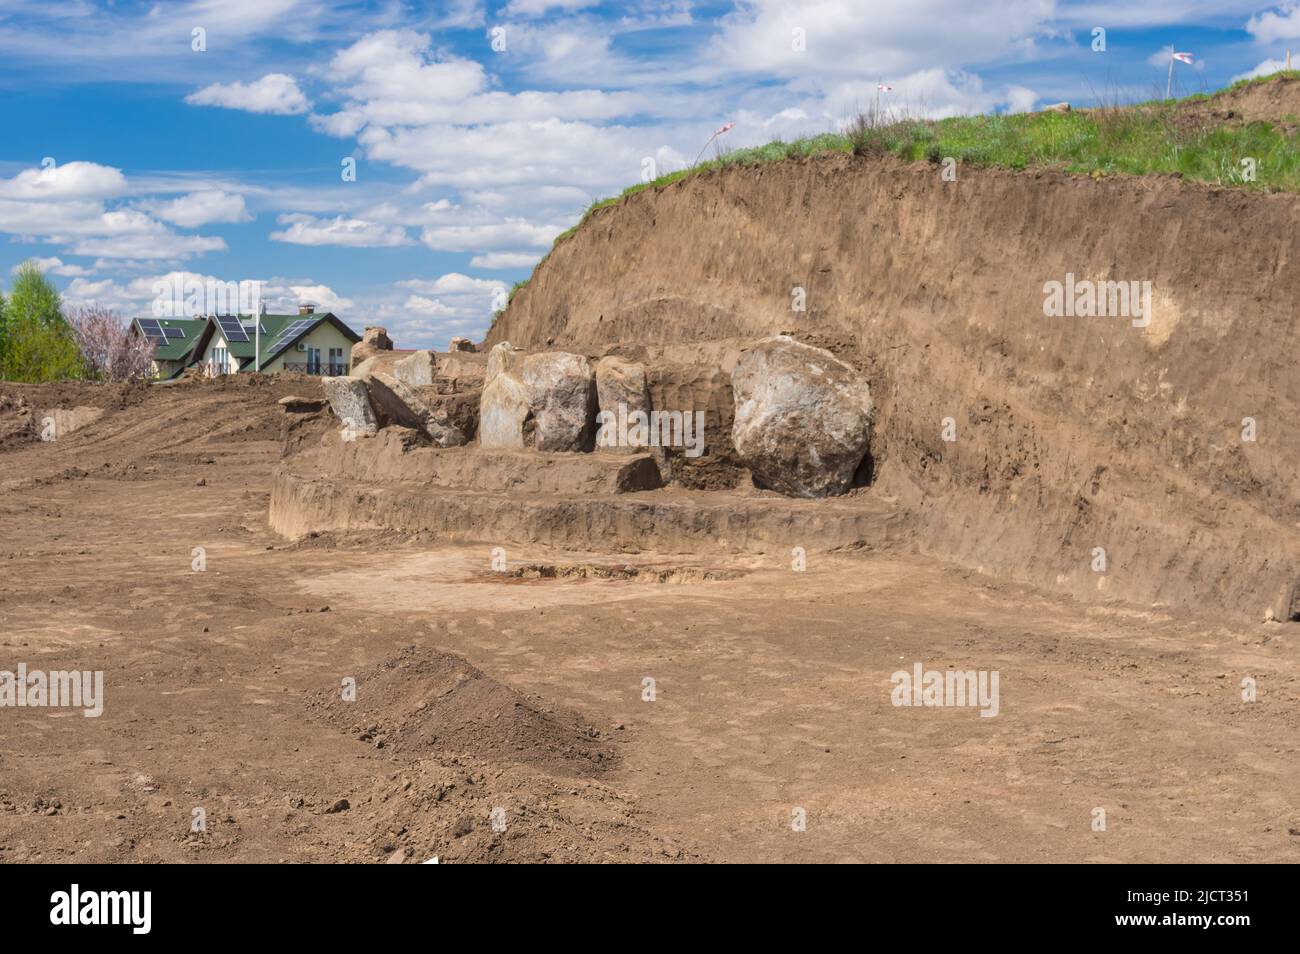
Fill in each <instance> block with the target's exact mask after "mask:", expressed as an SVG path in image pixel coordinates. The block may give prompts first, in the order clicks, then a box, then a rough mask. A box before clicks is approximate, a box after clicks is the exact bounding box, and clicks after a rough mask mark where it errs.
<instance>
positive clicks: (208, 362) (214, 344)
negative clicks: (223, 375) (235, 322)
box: [203, 329, 239, 374]
mask: <svg viewBox="0 0 1300 954" xmlns="http://www.w3.org/2000/svg"><path fill="white" fill-rule="evenodd" d="M218 348H225V349H226V353H227V354H229V352H230V345H228V344H227V343H226V338H225V336H224V335H223V334H222V333H221V331H220V330H218V329H214V330H213V332H212V340H211V341H209V342H208V346H207V348H205V349H204V351H203V367H204V370H205V371H207V372H208V373H209V374H211V373H214V372H213V371H212V370H211V369H212V368H213V367H214V364H215V362H216V356H215V355H216V350H217V349H218ZM229 363H230V373H231V374H234V373H235V372H236V371H237V370H239V361H238V360H237V359H236V358H235V357H234V356H233V355H232V356H231V358H230V362H229Z"/></svg>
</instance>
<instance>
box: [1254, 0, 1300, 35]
mask: <svg viewBox="0 0 1300 954" xmlns="http://www.w3.org/2000/svg"><path fill="white" fill-rule="evenodd" d="M1246 32H1247V33H1249V34H1250V35H1251V36H1253V37H1254V38H1255V42H1256V43H1272V42H1274V41H1276V40H1294V39H1297V38H1300V3H1284V4H1282V5H1281V6H1279V7H1277V8H1275V9H1273V10H1265V11H1264V12H1263V13H1256V14H1255V15H1254V16H1252V17H1251V18H1250V19H1249V20H1247V21H1246Z"/></svg>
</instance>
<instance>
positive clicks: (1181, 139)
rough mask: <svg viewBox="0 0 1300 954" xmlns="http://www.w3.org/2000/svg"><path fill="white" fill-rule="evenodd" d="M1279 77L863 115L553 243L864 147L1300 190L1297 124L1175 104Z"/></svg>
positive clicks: (746, 154) (666, 180) (681, 174)
mask: <svg viewBox="0 0 1300 954" xmlns="http://www.w3.org/2000/svg"><path fill="white" fill-rule="evenodd" d="M1279 78H1280V79H1295V78H1300V70H1292V71H1290V72H1281V73H1274V74H1272V75H1271V76H1266V77H1261V78H1257V79H1249V80H1241V81H1240V82H1237V83H1234V84H1233V85H1232V86H1229V87H1228V88H1227V89H1225V90H1222V91H1220V92H1217V93H1213V94H1208V95H1207V94H1196V95H1195V96H1189V97H1187V98H1186V99H1184V100H1178V101H1174V100H1164V101H1161V100H1155V101H1152V102H1147V103H1139V104H1138V105H1135V106H1103V107H1100V108H1097V109H1088V110H1074V111H1072V112H1067V113H1057V112H1039V113H1014V114H1004V115H980V116H957V117H953V118H951V119H940V120H920V119H900V120H894V121H889V122H881V123H873V122H872V121H871V119H870V117H868V116H861V117H859V118H858V119H857V120H856V121H855V122H853V123H852V124H851V125H850V127H849V129H847V130H846V131H845V132H842V133H824V134H822V135H820V136H814V137H811V138H807V139H796V140H794V141H793V142H782V141H780V140H778V141H776V142H770V143H767V144H766V145H763V146H755V147H753V148H750V149H738V150H734V151H732V152H727V153H724V154H722V155H720V156H718V157H717V158H715V159H711V160H709V161H707V162H701V163H699V164H698V165H695V166H692V167H691V168H689V169H682V170H679V171H677V172H671V173H669V174H667V175H663V176H660V177H659V178H657V179H654V180H652V181H650V182H643V183H638V184H636V185H634V186H631V187H630V188H628V189H625V190H624V191H623V192H622V193H621V194H620V195H618V196H615V197H613V198H609V199H603V200H601V201H599V202H596V203H594V204H593V205H592V206H591V207H590V208H588V209H587V211H586V212H584V213H583V215H582V218H581V219H580V220H579V221H578V224H577V225H575V226H573V228H571V229H569V230H567V231H565V232H563V233H561V234H560V235H559V236H557V237H556V239H555V245H558V244H559V243H560V242H562V241H563V240H564V239H566V238H568V237H569V236H570V235H572V234H573V233H574V232H575V231H577V229H578V227H579V226H581V225H582V223H583V222H584V221H585V220H586V218H587V216H589V215H591V213H592V212H595V211H596V210H597V209H601V208H604V207H605V206H608V205H613V204H614V203H615V202H618V201H619V200H620V199H622V198H624V197H625V196H629V195H632V194H634V193H637V192H640V191H641V190H643V189H654V188H661V187H663V186H666V185H670V184H671V183H673V182H676V181H678V180H679V179H684V178H686V177H687V176H692V175H696V174H698V173H701V172H707V171H710V170H714V169H722V168H726V167H728V166H753V165H760V164H763V163H769V162H779V161H781V160H783V159H792V158H800V157H807V156H816V155H824V154H828V153H837V152H838V153H851V154H853V155H858V156H865V157H872V156H884V155H894V156H898V157H899V158H902V159H907V160H918V159H924V160H928V161H930V162H933V163H942V162H943V161H944V159H945V158H949V157H951V158H952V159H955V160H956V161H957V162H958V164H967V165H974V166H1002V167H1005V168H1009V169H1030V168H1040V169H1058V170H1061V171H1064V172H1075V173H1086V174H1091V175H1103V176H1104V175H1134V176H1140V175H1146V174H1147V173H1163V174H1172V173H1181V174H1182V175H1183V176H1184V177H1185V178H1187V179H1192V180H1196V181H1198V182H1210V183H1216V184H1218V185H1224V186H1235V187H1240V188H1250V189H1259V190H1264V191H1275V192H1300V152H1298V151H1297V149H1296V142H1295V132H1294V130H1292V129H1288V128H1287V127H1285V126H1282V125H1275V124H1273V123H1269V122H1263V121H1260V122H1252V123H1240V122H1238V123H1232V124H1228V123H1224V122H1223V121H1222V120H1217V119H1215V118H1213V117H1212V116H1209V115H1208V114H1207V113H1206V112H1205V111H1200V112H1197V111H1194V110H1186V109H1180V108H1179V104H1180V103H1189V102H1197V103H1202V102H1209V101H1212V100H1213V99H1215V98H1216V97H1219V96H1222V95H1224V94H1225V93H1228V92H1231V91H1233V90H1237V89H1241V88H1242V87H1246V86H1250V85H1254V84H1257V83H1266V82H1274V81H1278V80H1279ZM1246 159H1250V160H1254V164H1253V178H1248V172H1247V167H1248V165H1249V164H1245V165H1243V160H1246ZM552 248H554V245H553V246H552ZM542 261H543V262H544V261H545V258H543V259H542ZM540 266H541V262H539V263H538V265H537V267H540ZM535 271H536V268H534V272H535ZM524 284H526V281H525V282H519V283H518V284H516V285H515V287H514V288H512V289H511V291H510V297H511V298H512V299H513V298H514V295H515V293H516V292H517V291H518V290H519V289H520V288H521V287H522V286H523V285H524ZM499 314H500V313H498V315H499Z"/></svg>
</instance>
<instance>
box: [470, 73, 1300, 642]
mask: <svg viewBox="0 0 1300 954" xmlns="http://www.w3.org/2000/svg"><path fill="white" fill-rule="evenodd" d="M1278 87H1279V90H1275V91H1274V92H1273V93H1268V92H1267V91H1254V90H1246V91H1245V92H1243V93H1241V95H1242V96H1243V97H1253V96H1267V95H1278V96H1280V95H1282V93H1281V92H1280V90H1282V89H1284V90H1287V91H1289V90H1291V89H1293V88H1294V84H1293V83H1292V82H1290V81H1287V82H1285V83H1279V84H1278ZM1298 215H1300V196H1295V195H1284V194H1277V195H1267V194H1260V193H1254V192H1248V191H1234V190H1229V189H1223V188H1216V187H1212V186H1202V185H1195V184H1191V183H1187V182H1183V181H1180V180H1175V179H1166V178H1157V177H1145V178H1124V177H1103V178H1101V179H1100V180H1094V179H1092V178H1089V177H1084V176H1071V175H1066V174H1060V173H1050V172H1042V171H1019V172H1018V171H1012V170H1005V169H976V168H967V167H962V168H961V169H960V170H959V174H958V177H957V181H955V182H950V181H945V180H944V178H943V176H942V167H939V166H933V165H930V164H928V163H904V162H901V161H898V160H894V159H892V158H884V159H861V158H856V157H852V156H830V157H824V158H817V159H808V160H791V161H786V162H783V163H779V164H771V165H762V166H754V167H740V166H732V167H725V168H723V169H721V170H717V171H712V172H708V173H704V174H701V175H697V176H689V177H686V178H685V179H682V180H679V181H677V182H674V183H672V184H670V185H667V186H664V187H661V188H654V189H646V190H643V191H641V192H638V193H635V194H632V195H629V196H626V197H624V198H623V199H620V200H619V201H618V202H616V203H614V204H612V205H610V206H608V207H605V208H601V209H598V210H596V211H595V212H593V213H592V214H591V215H590V216H589V217H588V218H587V219H586V220H585V221H584V223H583V224H582V226H581V227H580V228H578V229H577V230H576V232H574V233H573V234H572V235H571V236H570V237H568V238H566V239H565V240H563V241H561V242H560V243H559V244H558V245H557V246H556V248H555V249H554V250H553V251H552V253H551V254H550V255H549V256H548V257H547V258H546V260H545V261H544V262H543V263H542V265H541V266H540V267H539V268H538V269H537V271H536V273H535V274H534V275H533V277H532V278H531V279H530V281H529V282H528V284H527V285H526V286H525V287H524V288H523V289H521V290H520V291H519V292H518V293H517V294H516V295H515V297H514V299H513V301H512V302H511V304H510V306H509V308H508V309H507V310H506V312H505V313H504V314H503V315H502V317H501V318H500V320H498V321H497V322H496V324H495V325H494V326H493V328H492V330H491V332H490V333H489V335H488V339H487V343H486V344H487V346H488V347H491V346H492V345H494V344H496V343H497V342H499V341H502V340H509V341H511V342H512V343H513V344H515V345H516V346H519V347H523V348H529V349H538V348H544V347H547V346H548V343H550V342H563V343H564V347H566V348H568V349H571V350H585V351H587V352H588V353H592V354H602V353H608V352H610V351H614V350H617V351H619V352H620V353H627V354H632V355H636V354H639V353H640V349H642V348H647V349H655V348H658V349H662V350H664V351H665V352H666V351H668V350H670V349H673V350H676V351H678V352H680V351H682V350H684V349H689V348H704V347H705V346H706V345H707V346H709V347H715V346H716V343H717V342H724V341H735V342H738V343H742V344H743V343H744V342H746V341H752V340H755V339H758V338H761V337H765V336H767V335H770V334H774V333H779V332H786V333H789V334H792V335H793V336H795V337H796V338H799V339H800V340H809V341H810V342H812V343H816V337H814V336H820V337H821V338H823V339H826V340H837V341H839V349H840V350H839V352H838V353H839V354H840V355H841V356H842V357H845V358H846V359H848V360H850V361H851V363H853V364H855V365H857V366H858V367H860V368H862V369H863V370H864V372H866V373H867V375H868V376H869V379H870V383H871V393H872V395H873V397H878V399H879V401H878V407H877V425H876V431H875V433H874V435H873V444H872V448H871V454H872V457H873V468H874V472H873V481H874V483H873V489H874V490H875V492H877V493H880V494H886V495H889V496H891V497H893V498H895V499H897V500H898V501H899V502H900V503H901V504H903V505H905V506H906V507H908V508H909V510H910V511H911V512H912V513H914V514H915V515H916V516H917V518H918V526H919V537H918V538H919V540H920V542H921V545H922V546H923V547H924V548H925V549H926V550H927V551H929V552H931V553H934V554H936V555H939V556H943V557H945V558H949V559H956V560H959V561H961V562H963V563H965V564H966V565H968V566H971V567H975V568H978V569H981V570H984V571H986V572H997V573H1009V574H1011V575H1013V576H1016V577H1019V578H1022V579H1028V580H1032V581H1034V582H1036V583H1039V584H1043V585H1047V586H1050V587H1054V588H1059V589H1061V590H1064V591H1066V592H1069V593H1072V594H1074V595H1076V596H1079V597H1089V598H1096V597H1098V596H1100V597H1105V598H1115V597H1119V598H1124V599H1131V600H1138V601H1142V602H1151V603H1168V604H1172V605H1179V604H1192V605H1201V606H1207V607H1217V608H1220V609H1224V608H1226V609H1229V610H1232V611H1237V612H1244V613H1249V614H1250V615H1251V616H1254V617H1255V618H1259V616H1260V615H1262V614H1263V612H1264V611H1265V609H1266V608H1267V607H1270V606H1273V605H1275V604H1279V603H1280V602H1282V601H1283V600H1284V599H1285V594H1287V593H1289V592H1290V590H1291V587H1292V586H1293V584H1294V581H1295V579H1296V578H1297V576H1300V483H1298V482H1297V481H1296V478H1295V475H1296V469H1295V461H1296V460H1297V459H1300V431H1297V430H1296V428H1295V427H1294V426H1292V425H1293V422H1294V421H1295V420H1296V419H1297V417H1300V375H1297V374H1296V373H1295V368H1294V363H1295V361H1294V354H1293V352H1294V348H1293V347H1291V343H1294V342H1295V341H1296V340H1298V339H1300V315H1298V313H1297V311H1296V309H1295V305H1294V303H1295V302H1296V301H1297V300H1300V270H1296V269H1290V268H1287V267H1285V263H1287V262H1290V261H1293V260H1295V258H1296V257H1297V253H1298V251H1300V250H1298V249H1297V248H1296V245H1297V241H1298V239H1297V233H1296V231H1295V228H1294V222H1295V220H1296V218H1297V216H1298ZM1075 279H1078V280H1086V281H1089V282H1092V283H1096V284H1098V285H1102V283H1105V282H1111V281H1113V282H1138V283H1139V287H1140V283H1142V282H1149V283H1150V286H1149V288H1150V298H1151V302H1150V304H1151V307H1150V311H1149V314H1148V316H1147V317H1148V321H1147V323H1146V324H1145V325H1142V326H1135V325H1134V324H1133V322H1132V321H1131V320H1130V317H1137V316H1112V317H1091V318H1075V317H1069V318H1067V317H1049V316H1048V314H1047V310H1046V308H1045V291H1046V287H1047V283H1049V282H1054V281H1055V282H1060V283H1062V284H1064V283H1066V282H1067V281H1073V280H1075ZM1103 287H1104V286H1103ZM800 293H801V294H800ZM800 300H802V301H803V302H804V303H805V306H806V307H805V310H802V311H799V310H795V309H794V307H792V306H793V303H794V302H796V301H800ZM850 343H851V348H846V345H848V344H850ZM719 392H720V389H715V391H714V394H715V395H716V394H717V393H719ZM723 410H724V409H719V412H718V424H722V423H723V421H724V419H725V418H724V416H723ZM719 430H721V428H719ZM1248 431H1249V434H1250V436H1253V438H1254V439H1250V438H1249V437H1243V435H1245V434H1246V433H1247V432H1248ZM711 450H712V448H711ZM1098 548H1101V549H1104V550H1105V561H1106V562H1105V564H1104V566H1105V569H1104V570H1102V571H1098V570H1097V569H1096V568H1095V567H1096V566H1098V565H1099V564H1097V563H1096V560H1097V559H1098V558H1097V551H1098ZM1279 615H1280V612H1279Z"/></svg>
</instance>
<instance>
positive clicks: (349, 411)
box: [321, 377, 379, 440]
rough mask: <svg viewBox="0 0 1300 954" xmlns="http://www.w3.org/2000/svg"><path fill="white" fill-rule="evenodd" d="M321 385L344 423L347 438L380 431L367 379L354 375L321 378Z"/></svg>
mask: <svg viewBox="0 0 1300 954" xmlns="http://www.w3.org/2000/svg"><path fill="white" fill-rule="evenodd" d="M321 387H322V388H324V390H325V399H326V400H327V401H329V403H330V410H331V411H333V412H334V416H335V417H337V418H338V419H339V422H340V423H341V424H342V425H343V433H344V437H345V438H346V439H349V440H350V439H352V438H353V437H355V436H357V435H361V434H374V433H376V432H378V430H379V419H378V417H377V416H376V415H375V409H374V408H373V407H372V406H371V404H370V392H369V390H368V389H367V388H366V382H365V381H363V380H361V379H360V378H353V377H332V378H321Z"/></svg>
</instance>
